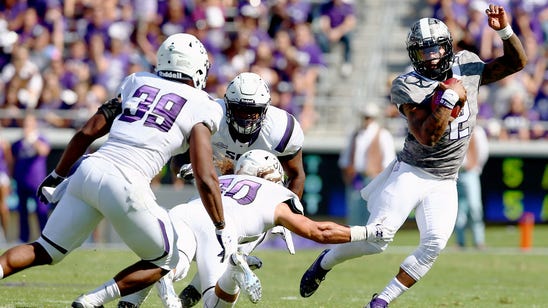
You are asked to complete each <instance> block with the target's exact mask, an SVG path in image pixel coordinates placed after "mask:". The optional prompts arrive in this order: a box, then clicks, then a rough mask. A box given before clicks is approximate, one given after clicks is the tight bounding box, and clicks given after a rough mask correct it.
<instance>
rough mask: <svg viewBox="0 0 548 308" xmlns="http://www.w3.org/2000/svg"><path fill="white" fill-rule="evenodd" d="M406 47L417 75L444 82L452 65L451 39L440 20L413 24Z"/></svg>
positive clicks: (428, 19) (423, 20) (425, 19)
mask: <svg viewBox="0 0 548 308" xmlns="http://www.w3.org/2000/svg"><path fill="white" fill-rule="evenodd" d="M406 45H407V52H408V53H409V58H410V59H411V63H412V64H413V67H414V69H415V71H416V72H417V73H419V74H421V75H422V76H424V77H428V78H430V79H435V80H445V77H446V72H447V71H449V70H450V69H451V66H452V64H453V39H452V38H451V33H450V32H449V28H447V26H446V25H445V24H444V23H443V22H442V21H441V20H439V19H436V18H422V19H420V20H419V21H417V22H415V23H414V24H413V25H412V26H411V30H410V31H409V34H408V35H407V41H406ZM441 49H443V52H441V51H440V50H441Z"/></svg>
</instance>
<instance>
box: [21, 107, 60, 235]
mask: <svg viewBox="0 0 548 308" xmlns="http://www.w3.org/2000/svg"><path fill="white" fill-rule="evenodd" d="M22 126H23V138H21V139H20V140H18V141H16V142H14V143H13V144H12V146H11V150H12V154H13V161H14V167H13V178H14V180H15V182H16V184H17V197H18V199H19V204H18V206H17V210H18V212H19V239H20V240H21V242H23V243H27V242H28V241H29V240H30V226H29V207H28V201H29V199H32V200H34V202H35V203H36V215H37V217H38V224H39V227H40V230H42V229H43V228H44V226H45V225H46V221H47V220H48V214H49V211H48V206H47V205H46V204H44V203H42V202H41V201H40V200H39V199H38V197H37V196H36V190H37V189H38V186H39V185H40V182H41V181H42V179H43V178H45V177H46V175H47V161H46V160H47V156H48V155H49V153H50V150H51V147H50V145H49V143H48V141H47V140H46V139H45V138H44V136H42V135H41V134H40V131H39V127H38V120H37V118H36V116H35V115H34V114H32V113H27V115H26V116H25V118H24V119H23V125H22Z"/></svg>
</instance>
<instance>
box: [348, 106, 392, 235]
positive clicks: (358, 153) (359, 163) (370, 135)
mask: <svg viewBox="0 0 548 308" xmlns="http://www.w3.org/2000/svg"><path fill="white" fill-rule="evenodd" d="M380 115H381V110H380V108H379V107H378V106H377V105H376V104H374V103H369V104H367V105H365V107H364V108H363V109H362V110H361V111H360V116H361V123H360V126H359V127H358V128H357V129H356V131H355V132H354V133H353V134H352V137H351V138H350V140H349V142H348V143H347V146H346V147H345V148H344V149H343V151H342V153H341V155H340V158H339V167H340V168H341V170H342V177H343V182H344V184H345V191H346V193H345V197H346V223H347V224H349V225H365V223H366V222H367V220H368V219H369V211H368V210H367V203H366V201H365V200H364V199H363V198H362V197H361V193H360V191H361V189H362V188H363V187H365V185H367V184H369V182H371V180H373V178H375V177H376V176H377V175H378V174H379V173H380V172H381V171H382V170H383V169H384V168H385V167H386V166H388V164H390V162H391V161H392V160H393V159H394V158H395V157H396V151H395V148H394V138H393V137H392V134H390V132H389V131H388V130H387V129H385V128H383V127H381V125H380V124H379V122H378V121H377V119H378V117H379V116H380Z"/></svg>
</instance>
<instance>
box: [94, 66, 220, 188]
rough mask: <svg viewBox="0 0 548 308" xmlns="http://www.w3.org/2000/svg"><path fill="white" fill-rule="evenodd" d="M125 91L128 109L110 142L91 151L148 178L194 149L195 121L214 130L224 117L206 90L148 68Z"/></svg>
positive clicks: (130, 78) (131, 79)
mask: <svg viewBox="0 0 548 308" xmlns="http://www.w3.org/2000/svg"><path fill="white" fill-rule="evenodd" d="M120 95H121V98H122V113H121V114H120V115H118V116H117V117H116V119H115V120H114V122H113V124H112V127H111V129H110V134H109V136H108V139H107V141H106V142H105V143H104V144H103V145H102V146H101V147H100V148H99V150H98V151H97V152H95V153H93V154H91V155H97V156H101V157H104V158H106V159H108V160H110V161H112V162H113V163H115V164H116V165H117V166H119V167H120V168H123V169H125V170H132V171H137V172H139V173H140V174H142V175H143V176H145V177H146V178H148V179H152V178H153V177H154V176H156V175H157V174H158V173H159V172H160V170H161V169H162V168H163V166H164V165H165V164H166V163H167V162H168V160H169V159H170V158H171V156H173V155H175V154H179V153H183V152H184V151H186V150H187V149H188V139H189V136H190V132H191V130H192V128H193V127H194V125H195V124H197V123H204V124H205V125H206V126H208V127H209V129H210V130H211V133H212V134H214V133H215V132H216V131H217V130H218V128H219V123H220V122H221V119H222V115H223V110H222V108H221V107H220V106H219V104H217V103H215V101H214V100H213V99H212V98H211V97H209V95H208V94H207V93H206V92H204V91H202V90H199V89H196V88H193V87H191V86H188V85H186V84H183V83H179V82H174V81H169V80H167V79H163V78H160V77H158V76H156V75H154V74H151V73H146V72H142V73H136V74H132V75H129V76H128V77H126V79H125V80H124V81H123V82H122V85H121V86H120ZM128 156H130V157H128Z"/></svg>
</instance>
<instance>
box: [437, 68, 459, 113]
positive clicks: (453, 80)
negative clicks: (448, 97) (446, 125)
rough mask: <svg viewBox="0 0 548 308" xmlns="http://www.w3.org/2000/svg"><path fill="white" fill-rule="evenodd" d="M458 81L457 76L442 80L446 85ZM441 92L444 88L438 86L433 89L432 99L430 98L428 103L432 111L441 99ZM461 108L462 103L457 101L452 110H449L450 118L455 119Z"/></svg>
mask: <svg viewBox="0 0 548 308" xmlns="http://www.w3.org/2000/svg"><path fill="white" fill-rule="evenodd" d="M457 81H458V79H457V78H449V79H447V80H445V81H443V83H444V84H447V85H451V84H454V83H456V82H457ZM443 92H444V90H442V89H440V88H437V89H436V90H435V91H434V95H432V100H431V103H430V107H431V108H432V111H433V110H435V109H436V108H437V107H438V105H439V103H440V100H441V97H442V95H443ZM461 108H462V103H461V102H458V103H457V104H456V105H455V107H454V108H453V110H452V111H451V118H453V119H455V118H457V117H458V116H459V114H460V110H461Z"/></svg>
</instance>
